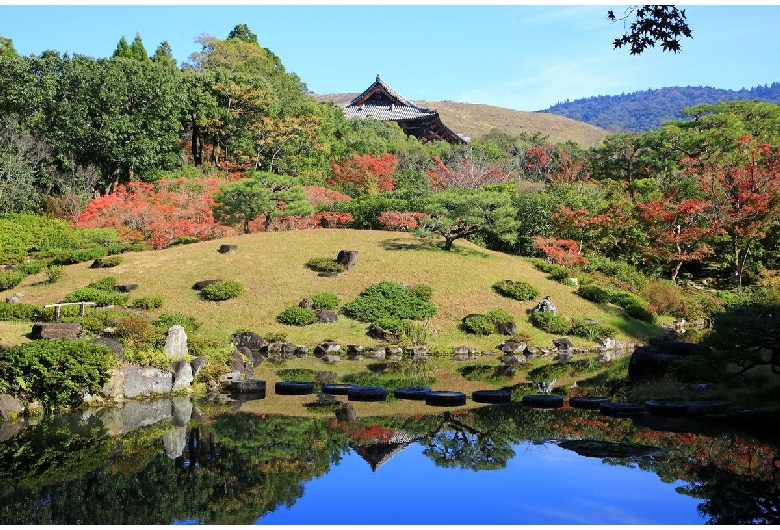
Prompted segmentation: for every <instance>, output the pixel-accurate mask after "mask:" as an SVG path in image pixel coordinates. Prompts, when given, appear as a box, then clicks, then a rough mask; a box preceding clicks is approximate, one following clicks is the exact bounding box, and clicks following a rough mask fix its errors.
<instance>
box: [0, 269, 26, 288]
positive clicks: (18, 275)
mask: <svg viewBox="0 0 780 530" xmlns="http://www.w3.org/2000/svg"><path fill="white" fill-rule="evenodd" d="M25 276H27V275H26V274H25V273H24V272H22V271H11V272H0V291H5V290H6V289H13V288H14V287H16V286H17V285H19V284H20V283H22V280H24V278H25Z"/></svg>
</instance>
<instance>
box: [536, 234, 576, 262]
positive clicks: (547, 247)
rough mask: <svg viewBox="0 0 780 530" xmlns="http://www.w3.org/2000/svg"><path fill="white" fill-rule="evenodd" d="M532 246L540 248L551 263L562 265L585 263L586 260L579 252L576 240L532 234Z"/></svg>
mask: <svg viewBox="0 0 780 530" xmlns="http://www.w3.org/2000/svg"><path fill="white" fill-rule="evenodd" d="M533 244H534V248H535V249H537V250H540V251H541V252H543V253H544V255H545V256H547V259H549V260H551V261H552V262H553V263H556V264H558V265H562V266H564V267H579V266H582V265H587V263H588V260H587V259H586V258H585V256H584V255H583V254H582V253H581V252H580V248H579V247H578V246H577V242H576V241H573V240H571V239H555V238H548V237H542V236H534V239H533Z"/></svg>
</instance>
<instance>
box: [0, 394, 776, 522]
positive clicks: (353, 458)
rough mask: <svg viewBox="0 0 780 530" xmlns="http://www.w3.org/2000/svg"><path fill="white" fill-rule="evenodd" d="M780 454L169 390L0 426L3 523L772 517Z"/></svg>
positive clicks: (578, 414) (582, 414) (606, 420)
mask: <svg viewBox="0 0 780 530" xmlns="http://www.w3.org/2000/svg"><path fill="white" fill-rule="evenodd" d="M398 408H399V410H402V408H403V407H402V405H401V404H399V407H398ZM583 440H587V441H588V442H587V443H583V442H582V441H583ZM571 441H579V442H578V443H579V444H580V445H579V447H578V446H577V445H576V444H574V445H573V444H572V442H571ZM778 453H780V451H778V445H777V441H776V440H773V439H769V440H768V439H767V438H766V436H762V435H751V434H746V433H738V432H725V431H719V430H718V429H717V428H716V427H714V426H713V425H712V424H710V423H707V422H706V421H705V422H697V423H691V421H690V420H689V419H687V418H682V419H677V418H668V417H660V418H652V417H650V416H642V417H639V418H615V417H610V416H605V415H602V414H600V413H599V412H598V411H589V410H579V409H568V408H564V409H555V410H538V409H531V408H529V407H526V406H524V405H521V404H505V405H488V406H484V407H481V408H475V409H470V410H465V409H464V410H457V409H439V408H431V414H430V415H423V416H413V417H404V416H388V417H367V418H361V417H358V418H357V419H356V420H355V421H338V419H337V418H336V415H335V414H334V413H333V411H319V412H317V415H316V417H307V418H295V417H284V416H269V415H255V414H246V413H242V412H237V411H235V410H233V407H231V406H230V405H229V404H221V403H217V402H207V401H201V402H192V401H190V400H188V399H186V398H178V399H174V400H160V401H157V402H151V403H144V404H138V403H135V404H129V405H125V406H124V407H113V408H110V409H105V410H100V411H91V412H87V413H84V412H81V413H78V414H73V415H66V416H60V417H58V418H55V419H47V420H41V421H38V422H32V423H6V424H0V524H174V523H184V524H186V523H201V524H252V523H257V524H279V525H280V524H331V525H336V524H360V525H380V524H391V525H400V524H423V525H425V524H437V525H439V524H465V525H478V524H479V525H482V524H563V525H572V524H632V525H634V524H703V523H727V524H751V523H772V524H778V523H780V515H778V513H779V512H778V508H780V487H779V486H778V476H777V475H778V470H777V469H776V468H775V465H776V462H775V461H773V459H774V458H775V457H776V456H777V455H778Z"/></svg>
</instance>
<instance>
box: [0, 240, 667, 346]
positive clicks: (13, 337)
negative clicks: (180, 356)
mask: <svg viewBox="0 0 780 530" xmlns="http://www.w3.org/2000/svg"><path fill="white" fill-rule="evenodd" d="M220 244H236V245H238V250H237V251H236V252H235V253H234V254H220V253H219V252H217V249H218V248H219V246H220ZM340 250H356V251H358V261H357V266H356V267H355V268H354V269H352V270H350V271H347V272H345V273H342V274H340V275H338V276H336V277H322V276H319V275H318V274H317V273H316V272H314V271H312V270H309V269H308V268H306V267H305V263H306V262H307V261H308V260H309V259H310V258H314V257H331V258H334V259H335V257H336V255H337V254H338V252H339V251H340ZM89 265H90V263H80V264H76V265H69V266H67V267H65V274H64V277H63V279H62V280H60V281H58V282H57V283H55V284H51V285H48V284H44V283H42V281H41V280H42V279H43V275H42V274H38V275H33V276H29V277H27V278H26V279H25V280H24V281H23V282H22V283H21V284H20V285H19V286H17V287H16V289H15V292H20V293H22V295H23V296H22V300H23V301H24V302H26V303H37V304H49V303H53V302H57V301H59V300H61V299H62V298H64V296H65V295H66V294H68V293H69V292H72V291H74V290H76V289H78V288H81V287H84V286H85V285H87V284H88V283H90V282H93V281H96V280H98V279H101V278H104V277H106V276H114V277H115V278H117V280H118V283H120V284H124V283H136V284H138V285H139V288H138V289H137V290H136V291H134V292H133V293H132V295H131V299H130V300H131V301H132V299H133V298H137V297H146V296H161V297H162V298H163V300H164V304H163V306H162V307H161V308H160V309H158V310H155V311H154V312H153V314H158V313H160V312H177V313H182V314H184V315H189V316H192V317H194V318H196V319H197V320H198V321H199V322H200V323H201V324H202V328H201V331H200V332H199V333H200V334H202V335H204V336H206V337H208V338H212V339H215V340H218V341H224V342H225V343H226V344H227V343H228V342H229V341H230V337H231V335H232V334H233V333H234V332H236V331H238V330H249V331H254V332H256V333H258V334H260V335H267V334H270V333H286V334H287V337H288V340H289V341H290V342H293V343H296V344H306V345H310V346H314V345H316V344H318V343H320V342H323V341H326V340H333V341H336V342H339V343H341V344H345V345H346V344H362V345H364V346H371V345H375V344H376V341H374V340H373V339H370V338H369V337H368V336H367V335H366V329H367V325H366V324H364V323H361V322H357V321H354V320H351V319H349V318H347V317H345V316H343V315H342V316H340V318H339V321H338V322H335V323H330V324H321V323H318V324H313V325H309V326H304V327H298V326H287V325H283V324H280V323H278V322H277V321H276V316H277V315H278V314H279V313H281V312H282V310H283V309H284V308H286V307H288V306H291V305H297V304H298V303H299V302H300V301H301V300H302V299H303V298H305V297H309V296H311V295H314V294H316V293H319V292H332V293H335V294H336V295H338V297H339V298H340V301H341V304H342V305H343V304H345V303H347V302H349V301H350V300H352V299H354V298H355V297H357V296H358V294H359V293H360V292H361V291H363V290H364V289H365V288H366V287H368V286H370V285H372V284H374V283H377V282H380V281H395V282H403V283H409V284H427V285H430V286H431V287H432V288H433V296H432V299H431V302H432V303H433V304H434V305H436V307H437V308H438V312H437V314H436V315H435V316H434V317H432V318H431V319H430V320H429V321H428V322H427V326H428V330H429V332H430V340H429V345H430V346H431V347H433V348H445V349H446V348H450V347H452V346H473V347H477V348H480V349H488V350H493V349H495V348H496V346H497V345H498V344H500V343H501V342H502V341H503V340H504V339H505V337H502V336H500V335H490V336H486V337H480V336H476V335H472V334H467V333H465V332H463V331H462V330H460V328H459V324H460V321H461V319H462V318H463V317H464V316H466V315H468V314H470V313H484V312H487V311H490V310H493V309H498V308H501V309H504V310H506V311H508V312H509V313H511V314H512V315H513V316H514V317H515V318H516V323H517V326H518V329H519V331H520V332H521V333H526V334H528V335H530V336H531V337H532V339H533V343H534V344H536V345H540V346H545V345H546V346H551V345H552V343H551V340H552V339H553V338H555V336H553V335H548V334H546V333H544V332H541V331H539V330H537V329H535V328H533V327H532V326H531V325H530V324H529V323H528V322H527V317H526V310H528V309H530V308H531V307H533V306H534V305H535V304H536V302H537V301H538V300H531V301H527V302H518V301H516V300H512V299H509V298H505V297H502V296H500V295H498V294H497V293H495V292H494V291H493V290H492V288H491V285H492V284H493V283H495V282H496V281H499V280H504V279H511V280H523V281H526V282H528V283H530V284H532V285H534V286H535V287H537V288H538V289H539V291H540V298H541V297H543V296H547V295H550V296H552V299H553V301H554V303H555V304H556V306H557V307H558V311H559V314H562V315H564V316H566V317H573V318H591V319H594V320H598V321H601V322H603V323H604V324H608V325H611V326H613V327H615V328H616V329H618V331H619V337H618V338H621V339H625V340H633V339H646V338H648V337H650V336H652V335H655V334H656V333H657V332H658V328H657V327H656V326H652V325H648V324H644V323H642V322H639V321H636V320H633V319H627V318H624V317H622V316H620V313H619V310H617V308H612V307H605V306H599V305H596V304H593V303H591V302H589V301H587V300H584V299H582V298H580V297H579V296H577V295H575V294H574V289H573V288H572V287H568V286H565V285H562V284H559V283H557V282H554V281H551V280H548V279H547V278H546V275H545V274H544V273H542V272H540V271H538V270H536V269H535V268H534V267H533V266H532V265H531V264H530V263H528V262H527V261H526V260H525V259H523V258H521V257H518V256H511V255H507V254H502V253H498V252H493V251H490V250H485V249H483V248H480V247H477V246H476V245H473V244H471V243H469V242H465V241H457V242H456V244H455V248H454V249H453V250H452V251H450V252H446V251H444V250H442V249H441V248H440V247H439V245H438V244H437V243H431V242H426V241H421V240H420V239H418V238H416V237H414V236H411V235H408V234H405V233H399V232H383V231H365V230H360V231H357V230H338V229H322V230H310V231H305V232H301V231H291V232H269V233H257V234H249V235H241V236H234V237H231V238H226V239H222V240H215V241H207V242H202V243H196V244H191V245H185V246H178V247H172V248H168V249H164V250H158V251H148V252H138V253H128V254H125V255H124V260H123V262H122V264H120V265H119V266H117V267H113V268H106V269H91V268H90V267H89ZM216 278H219V279H228V280H236V281H239V282H241V283H242V284H243V285H244V292H243V294H241V295H240V296H239V297H237V298H234V299H231V300H226V301H222V302H210V301H206V300H202V299H201V298H200V297H199V296H198V292H197V291H195V290H193V289H192V285H193V284H194V283H195V282H197V281H199V280H205V279H216ZM27 331H29V329H28V330H25V333H26V332H27ZM0 337H2V339H3V344H6V345H8V344H13V343H16V342H18V341H21V340H24V338H23V335H22V336H20V335H19V328H18V327H17V325H16V324H8V323H3V327H0ZM572 342H574V343H575V345H576V346H587V345H589V343H587V342H586V341H584V340H582V339H577V338H572Z"/></svg>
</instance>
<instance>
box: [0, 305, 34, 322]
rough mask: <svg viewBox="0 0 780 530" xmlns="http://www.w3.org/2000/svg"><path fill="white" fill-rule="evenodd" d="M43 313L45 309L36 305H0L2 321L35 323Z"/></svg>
mask: <svg viewBox="0 0 780 530" xmlns="http://www.w3.org/2000/svg"><path fill="white" fill-rule="evenodd" d="M42 313H43V307H42V306H39V305H34V304H4V303H0V320H2V321H9V320H22V321H24V320H27V321H31V322H32V321H35V320H38V319H39V318H40V315H41V314H42Z"/></svg>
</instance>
